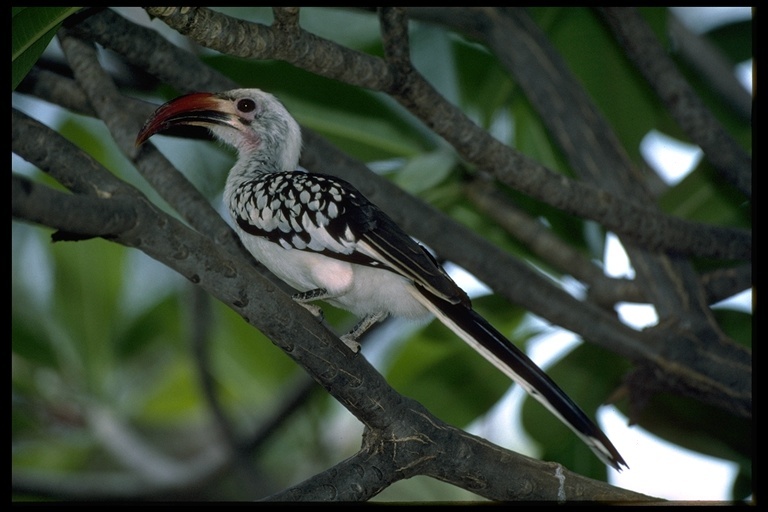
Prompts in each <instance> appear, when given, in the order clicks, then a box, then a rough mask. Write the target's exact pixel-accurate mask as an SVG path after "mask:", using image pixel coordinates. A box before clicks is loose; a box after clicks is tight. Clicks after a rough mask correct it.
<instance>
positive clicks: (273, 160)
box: [136, 89, 627, 471]
mask: <svg viewBox="0 0 768 512" xmlns="http://www.w3.org/2000/svg"><path fill="white" fill-rule="evenodd" d="M180 126H198V127H205V128H207V129H209V130H210V132H211V133H212V134H213V135H214V137H215V138H216V139H218V140H220V141H221V142H223V143H225V144H227V145H229V146H232V147H233V148H235V149H236V150H237V153H238V157H237V162H236V163H235V165H234V167H233V168H232V170H231V171H230V172H229V176H228V177H227V181H226V185H225V189H224V200H225V202H226V205H227V207H228V209H229V212H230V214H231V216H232V220H233V225H234V229H235V230H236V232H237V234H238V235H239V237H240V239H241V240H242V243H243V245H244V246H245V248H246V249H247V250H248V251H250V253H251V254H252V255H253V256H254V257H255V258H256V259H257V260H258V261H259V262H261V263H262V264H264V266H266V267H267V268H268V269H269V270H270V271H271V272H273V273H274V274H275V275H277V276H278V277H280V278H281V279H282V280H283V281H285V282H286V283H288V284H289V285H290V286H292V287H293V288H294V289H296V290H298V292H297V293H296V294H295V295H294V296H293V298H294V299H295V300H296V301H297V302H299V303H301V304H302V305H304V306H305V307H306V308H307V309H309V310H310V311H312V312H313V314H315V315H321V314H322V311H321V310H320V308H319V307H318V306H317V305H315V304H311V302H313V301H317V300H324V301H327V302H328V303H330V304H333V305H335V306H337V307H340V308H343V309H346V310H348V311H351V312H352V313H354V314H355V315H357V317H358V318H361V320H360V322H359V323H358V324H357V325H356V326H355V328H354V329H353V330H352V331H351V332H350V333H348V334H346V335H344V336H342V340H343V341H344V343H346V345H347V346H348V347H349V348H350V349H351V350H353V351H355V352H357V351H358V350H359V345H358V343H357V339H358V338H359V337H360V336H361V335H362V334H363V333H364V332H365V331H366V330H367V329H368V328H370V327H371V326H372V325H374V324H375V323H376V322H378V321H380V320H383V319H384V318H386V317H387V316H388V315H394V316H401V317H406V318H413V319H418V318H424V317H427V316H428V315H429V314H430V313H431V314H433V315H434V316H435V317H437V318H438V319H439V320H440V321H441V322H442V323H443V324H445V325H446V326H447V327H449V328H450V329H451V330H452V331H453V332H454V333H456V335H458V336H459V337H460V338H461V339H463V340H464V341H465V342H467V343H468V344H469V345H470V346H472V347H473V348H474V349H475V350H476V351H477V352H479V353H480V354H482V355H483V356H484V357H485V358H486V359H488V360H489V361H490V362H492V363H493V364H494V365H495V366H496V367H497V368H499V369H500V370H501V371H502V372H504V373H505V374H507V375H508V376H509V377H511V378H512V379H513V380H514V381H516V382H517V383H519V384H520V385H521V386H523V388H525V390H526V391H527V392H528V393H530V394H531V395H532V396H533V397H534V398H536V399H537V400H539V401H540V402H541V403H543V404H544V405H545V406H546V407H547V408H548V409H549V410H550V411H551V412H552V413H553V414H554V415H555V416H557V417H558V418H559V419H560V420H561V421H563V423H565V424H566V425H568V426H569V427H570V428H571V429H572V430H573V431H574V432H575V433H576V434H577V435H578V436H579V437H580V438H581V439H582V440H583V441H584V442H585V443H586V444H587V445H588V446H589V447H590V448H591V449H592V451H594V453H595V454H596V455H597V456H598V457H599V458H600V459H601V460H602V461H603V462H604V463H606V464H607V465H609V466H611V467H613V468H615V469H616V470H619V471H620V470H621V468H622V466H626V465H627V464H626V462H624V459H622V457H621V455H619V452H618V451H617V450H616V448H615V447H614V446H613V444H611V442H610V441H609V440H608V438H607V437H606V435H605V434H604V433H603V432H602V431H601V430H600V429H599V428H598V427H597V426H596V425H595V424H594V423H593V422H592V421H591V420H590V419H589V417H587V415H586V414H585V413H584V412H583V411H582V410H581V409H580V408H579V407H578V406H577V405H576V404H575V403H574V402H573V401H572V400H571V399H570V398H569V397H568V395H566V394H565V392H563V391H562V390H561V389H560V388H559V387H558V386H557V384H555V383H554V382H553V381H552V379H551V378H550V377H549V376H548V375H547V374H546V373H544V372H543V371H542V370H541V369H540V368H539V367H538V366H536V364H535V363H533V361H531V360H530V359H529V358H528V357H527V356H526V355H525V354H524V353H523V352H522V351H521V350H519V349H518V348H517V347H516V346H515V345H513V344H512V343H511V342H510V341H509V340H507V339H506V338H505V337H504V336H503V335H502V334H501V333H500V332H499V331H498V330H496V329H495V328H494V327H493V326H492V325H491V324H490V323H488V322H487V321H486V320H485V319H484V318H483V317H481V316H480V315H479V314H478V313H476V312H475V311H474V310H473V309H472V306H471V304H470V300H469V298H468V296H467V294H466V293H465V292H464V291H463V290H462V289H461V288H459V286H457V285H456V283H454V281H453V280H452V279H451V278H450V277H449V276H448V274H447V273H446V272H445V271H444V270H443V268H442V267H441V266H440V265H439V264H438V263H437V261H435V259H434V258H433V257H432V256H431V254H430V253H429V252H427V250H426V249H425V248H424V247H422V246H421V245H420V244H419V243H417V242H416V241H414V240H413V239H412V238H411V237H409V236H408V235H407V234H406V233H405V232H404V231H403V230H402V229H401V228H400V227H399V226H398V225H397V224H396V223H395V222H394V221H393V220H392V219H391V218H390V217H389V216H387V215H386V214H385V213H384V212H383V211H382V210H380V209H379V208H378V207H377V206H376V205H374V204H373V203H371V202H370V201H369V200H368V199H366V198H365V197H364V196H363V195H362V194H361V193H360V192H359V191H358V190H357V189H355V188H354V187H353V186H352V185H351V184H349V183H347V182H346V181H344V180H341V179H339V178H336V177H333V176H330V175H326V174H317V173H310V172H307V171H305V170H304V169H301V168H299V166H298V162H299V156H300V152H301V130H300V128H299V125H298V123H297V122H296V121H295V120H294V118H293V117H292V116H291V115H290V114H289V113H288V111H287V110H286V109H285V107H284V106H283V105H282V103H280V101H278V100H277V99H276V98H275V97H274V96H273V95H271V94H268V93H266V92H263V91H261V90H258V89H236V90H232V91H228V92H222V93H193V94H188V95H185V96H181V97H179V98H176V99H174V100H171V101H169V102H167V103H165V104H164V105H162V106H161V107H159V108H158V109H157V110H156V111H155V113H154V114H153V115H152V116H151V117H150V118H149V119H148V120H147V122H146V123H145V125H144V127H143V128H142V129H141V131H140V132H139V134H138V137H137V139H136V144H137V146H138V145H140V144H142V143H143V142H145V141H146V140H147V139H148V138H149V137H151V136H152V135H153V134H156V133H159V132H163V131H166V130H169V129H173V128H177V127H180Z"/></svg>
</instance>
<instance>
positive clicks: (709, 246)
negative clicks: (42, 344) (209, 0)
mask: <svg viewBox="0 0 768 512" xmlns="http://www.w3.org/2000/svg"><path fill="white" fill-rule="evenodd" d="M148 12H150V14H152V15H155V16H157V17H159V18H161V19H163V21H165V22H166V23H168V25H169V26H171V27H173V28H175V29H176V30H178V31H179V32H181V33H182V34H184V35H187V36H188V37H190V38H191V39H193V40H195V41H196V42H198V43H200V44H202V45H205V46H207V47H210V48H213V49H216V50H219V51H222V52H231V53H230V54H231V55H236V56H240V57H250V58H260V59H267V58H272V59H274V58H277V59H282V60H286V61H287V62H290V63H292V64H294V65H296V66H299V67H302V68H303V69H307V70H309V71H312V72H315V73H317V74H319V75H321V76H326V77H329V78H334V79H338V80H342V81H344V82H346V83H350V84H353V85H359V86H362V87H368V88H371V89H375V90H383V91H385V92H391V93H392V94H393V95H394V97H395V99H397V100H398V101H399V102H400V103H402V104H403V105H404V106H406V107H407V108H408V109H409V110H410V111H411V112H412V113H414V114H415V115H416V116H417V117H419V118H420V119H421V120H422V121H424V123H425V124H426V125H427V126H428V127H430V128H431V129H432V130H434V131H435V132H436V133H438V134H439V135H441V136H442V137H443V138H444V139H445V140H447V141H448V142H450V143H451V144H452V145H453V146H454V147H455V148H456V149H457V151H458V152H459V153H460V154H461V156H462V157H463V158H464V159H465V160H466V161H467V162H469V163H471V164H474V165H475V166H476V167H477V168H478V169H479V170H481V171H483V172H488V173H491V174H492V175H494V176H496V177H497V178H498V179H499V180H501V181H503V182H505V183H507V184H508V185H509V186H510V187H512V188H515V189H516V190H520V191H521V192H523V193H526V194H529V195H531V196H532V197H534V198H536V199H538V200H540V201H543V202H545V203H547V204H550V205H552V206H554V207H556V208H559V209H562V210H564V211H566V212H568V213H571V214H574V215H577V216H580V217H584V218H588V219H591V220H595V221H597V222H600V223H601V224H603V225H605V226H606V227H607V228H608V229H610V230H612V231H614V232H616V233H620V234H625V235H627V236H628V237H631V238H632V240H634V241H635V242H636V243H637V244H638V245H641V246H643V247H646V248H647V249H648V250H651V251H670V252H675V253H680V254H689V255H697V256H708V257H713V258H726V259H731V258H733V259H746V260H749V259H750V258H751V244H752V242H751V236H750V233H748V232H747V231H744V230H738V229H730V228H723V227H719V226H707V225H701V224H696V223H691V222H687V221H683V220H680V219H676V218H673V217H669V216H665V215H659V214H658V213H655V212H653V211H651V210H649V209H648V208H646V207H644V206H642V205H639V204H637V203H635V202H633V201H627V200H626V199H620V198H617V197H615V196H613V195H611V194H609V193H608V192H606V191H604V190H600V189H598V188H597V187H593V186H590V185H587V184H584V183H580V182H576V181H573V180H569V179H568V178H566V177H565V176H563V175H561V174H558V173H555V172H553V171H551V170H549V169H547V168H546V167H544V166H542V165H540V164H538V163H537V162H534V161H532V160H531V159H529V158H528V157H526V156H524V155H522V154H520V153H518V152H516V151H515V150H513V149H511V148H509V147H507V146H505V145H503V144H502V143H500V142H499V141H497V140H496V139H494V138H493V137H491V136H490V135H489V134H488V133H486V132H485V131H483V130H482V129H480V128H479V127H478V126H477V125H475V124H474V123H473V122H472V121H471V120H470V119H469V118H468V117H467V116H465V115H464V114H463V113H462V112H461V111H460V110H458V109H457V108H455V107H454V106H453V105H450V104H449V103H448V102H446V101H445V99H444V98H442V96H440V95H439V94H438V93H437V91H435V90H434V89H433V88H432V87H431V86H430V85H429V84H428V83H427V82H426V81H425V80H423V79H422V78H421V77H420V75H419V74H418V73H417V72H415V70H411V71H410V72H409V73H408V81H407V83H406V84H401V85H397V86H396V90H390V87H392V84H394V77H392V75H391V73H390V72H389V68H388V67H387V66H385V65H383V61H380V60H378V59H375V58H373V57H367V56H361V55H360V54H357V53H354V54H353V55H354V57H352V56H350V57H349V58H350V59H351V60H350V61H347V60H345V58H344V57H343V56H341V55H342V54H343V55H344V56H346V55H347V54H345V53H344V49H341V47H339V48H335V46H337V45H334V43H332V42H330V41H327V40H322V39H321V40H318V39H319V38H317V37H316V36H312V35H311V34H307V33H306V32H304V31H302V32H301V35H300V36H297V38H296V39H297V41H296V47H298V48H305V47H306V45H307V41H309V40H312V41H313V44H317V48H318V49H317V50H315V51H314V52H310V54H311V55H309V56H308V55H307V54H306V52H300V51H297V50H296V48H293V47H292V49H291V51H287V50H286V47H287V46H291V44H289V41H287V40H284V39H283V38H284V37H285V33H284V32H281V33H280V34H276V33H274V32H276V31H274V30H271V29H270V28H269V27H265V26H263V25H260V24H257V23H248V22H244V21H241V20H235V19H233V18H229V17H228V16H224V15H222V14H218V13H214V12H211V11H208V10H207V9H205V8H148ZM203 22H204V23H206V24H207V23H213V25H214V26H215V27H216V29H215V30H214V31H209V30H208V29H206V28H205V27H202V28H201V27H200V26H199V25H198V24H199V23H203ZM214 34H215V35H216V37H214ZM222 34H224V35H226V37H221V35H222ZM246 35H247V36H248V37H249V38H253V39H247V38H246ZM245 41H248V43H247V44H246V43H245ZM267 43H273V44H274V46H271V45H269V44H267ZM328 55H331V57H328ZM319 56H322V58H321V57H319ZM353 63H354V65H357V66H359V68H358V69H357V73H355V77H354V78H353V79H349V80H347V79H345V78H344V76H345V75H344V71H346V69H345V66H349V65H352V64H353ZM398 91H401V92H402V93H405V94H400V93H398ZM713 240H714V241H715V243H713Z"/></svg>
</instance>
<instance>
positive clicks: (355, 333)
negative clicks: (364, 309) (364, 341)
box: [341, 311, 389, 354]
mask: <svg viewBox="0 0 768 512" xmlns="http://www.w3.org/2000/svg"><path fill="white" fill-rule="evenodd" d="M388 314H389V313H387V312H386V311H380V312H378V313H372V314H370V315H366V316H364V317H363V319H362V320H360V321H359V322H358V323H357V325H355V327H353V328H352V330H351V331H349V332H348V333H347V334H345V335H344V336H342V337H341V341H343V342H344V344H345V345H346V346H348V347H349V349H350V350H351V351H352V352H354V353H355V354H357V353H358V352H359V351H360V344H359V343H358V342H357V340H358V339H359V338H360V336H362V335H363V334H365V333H366V331H368V329H370V328H371V327H373V325H374V324H376V323H377V322H380V321H382V320H384V319H385V318H387V315H388Z"/></svg>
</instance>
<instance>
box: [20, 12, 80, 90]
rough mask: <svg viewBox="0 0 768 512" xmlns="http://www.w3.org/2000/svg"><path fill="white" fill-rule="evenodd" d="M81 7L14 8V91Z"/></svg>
mask: <svg viewBox="0 0 768 512" xmlns="http://www.w3.org/2000/svg"><path fill="white" fill-rule="evenodd" d="M79 10H80V7H14V8H13V9H12V11H11V12H12V16H13V21H12V25H11V70H12V73H11V90H12V91H13V90H15V89H16V87H17V86H18V85H19V83H21V81H22V79H24V77H25V76H27V73H29V70H30V69H32V66H34V65H35V62H37V59H39V58H40V55H42V54H43V52H44V51H45V49H46V48H47V47H48V43H50V42H51V39H53V36H54V35H56V31H57V30H59V26H61V24H62V22H63V21H64V20H65V19H66V18H68V17H69V16H71V15H72V14H74V13H76V12H77V11H79Z"/></svg>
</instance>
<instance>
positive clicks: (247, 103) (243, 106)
mask: <svg viewBox="0 0 768 512" xmlns="http://www.w3.org/2000/svg"><path fill="white" fill-rule="evenodd" d="M255 108H256V102H255V101H253V100H252V99H251V98H245V99H242V100H240V101H238V102H237V110H239V111H240V112H252V111H253V109H255Z"/></svg>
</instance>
